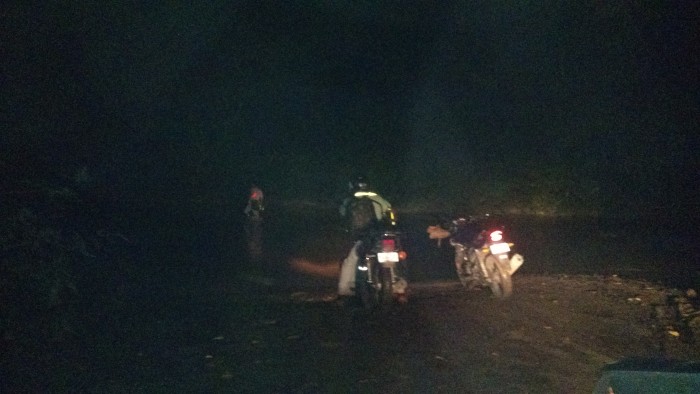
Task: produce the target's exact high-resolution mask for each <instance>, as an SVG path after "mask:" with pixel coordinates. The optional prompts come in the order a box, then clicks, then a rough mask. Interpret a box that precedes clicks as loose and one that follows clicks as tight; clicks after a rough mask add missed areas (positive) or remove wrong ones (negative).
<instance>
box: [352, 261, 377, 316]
mask: <svg viewBox="0 0 700 394" xmlns="http://www.w3.org/2000/svg"><path fill="white" fill-rule="evenodd" d="M368 280H369V278H368V277H367V271H361V270H357V273H356V275H355V296H356V297H357V298H358V299H359V301H360V304H362V306H363V307H365V308H366V309H370V308H372V307H373V306H374V305H375V300H374V298H375V296H374V288H372V285H371V284H370V283H369V282H368Z"/></svg>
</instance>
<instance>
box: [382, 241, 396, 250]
mask: <svg viewBox="0 0 700 394" xmlns="http://www.w3.org/2000/svg"><path fill="white" fill-rule="evenodd" d="M395 249H396V242H394V240H393V239H383V240H382V251H384V252H393V251H394V250H395Z"/></svg>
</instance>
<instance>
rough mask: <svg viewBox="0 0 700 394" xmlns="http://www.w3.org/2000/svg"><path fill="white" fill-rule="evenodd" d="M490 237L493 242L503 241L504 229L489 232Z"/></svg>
mask: <svg viewBox="0 0 700 394" xmlns="http://www.w3.org/2000/svg"><path fill="white" fill-rule="evenodd" d="M489 238H490V239H491V241H492V242H500V241H503V231H500V230H497V231H494V232H492V233H491V234H489Z"/></svg>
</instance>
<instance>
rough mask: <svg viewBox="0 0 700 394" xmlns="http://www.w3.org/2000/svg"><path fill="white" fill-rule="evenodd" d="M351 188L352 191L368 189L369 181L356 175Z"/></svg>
mask: <svg viewBox="0 0 700 394" xmlns="http://www.w3.org/2000/svg"><path fill="white" fill-rule="evenodd" d="M352 186H353V189H354V191H356V192H357V191H363V192H366V191H369V183H367V180H366V179H365V178H364V177H361V176H358V177H357V179H355V182H353V185H352Z"/></svg>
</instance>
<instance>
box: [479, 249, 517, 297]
mask: <svg viewBox="0 0 700 394" xmlns="http://www.w3.org/2000/svg"><path fill="white" fill-rule="evenodd" d="M506 263H507V261H506ZM484 265H485V266H486V271H487V273H488V275H489V279H490V282H491V283H490V287H491V292H492V293H493V295H494V296H495V297H496V298H499V299H506V298H508V297H510V296H511V295H512V294H513V281H512V279H511V276H510V267H507V266H506V265H505V264H503V263H502V262H501V261H500V260H499V259H498V258H496V256H494V255H492V254H490V255H488V256H486V258H485V259H484Z"/></svg>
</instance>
